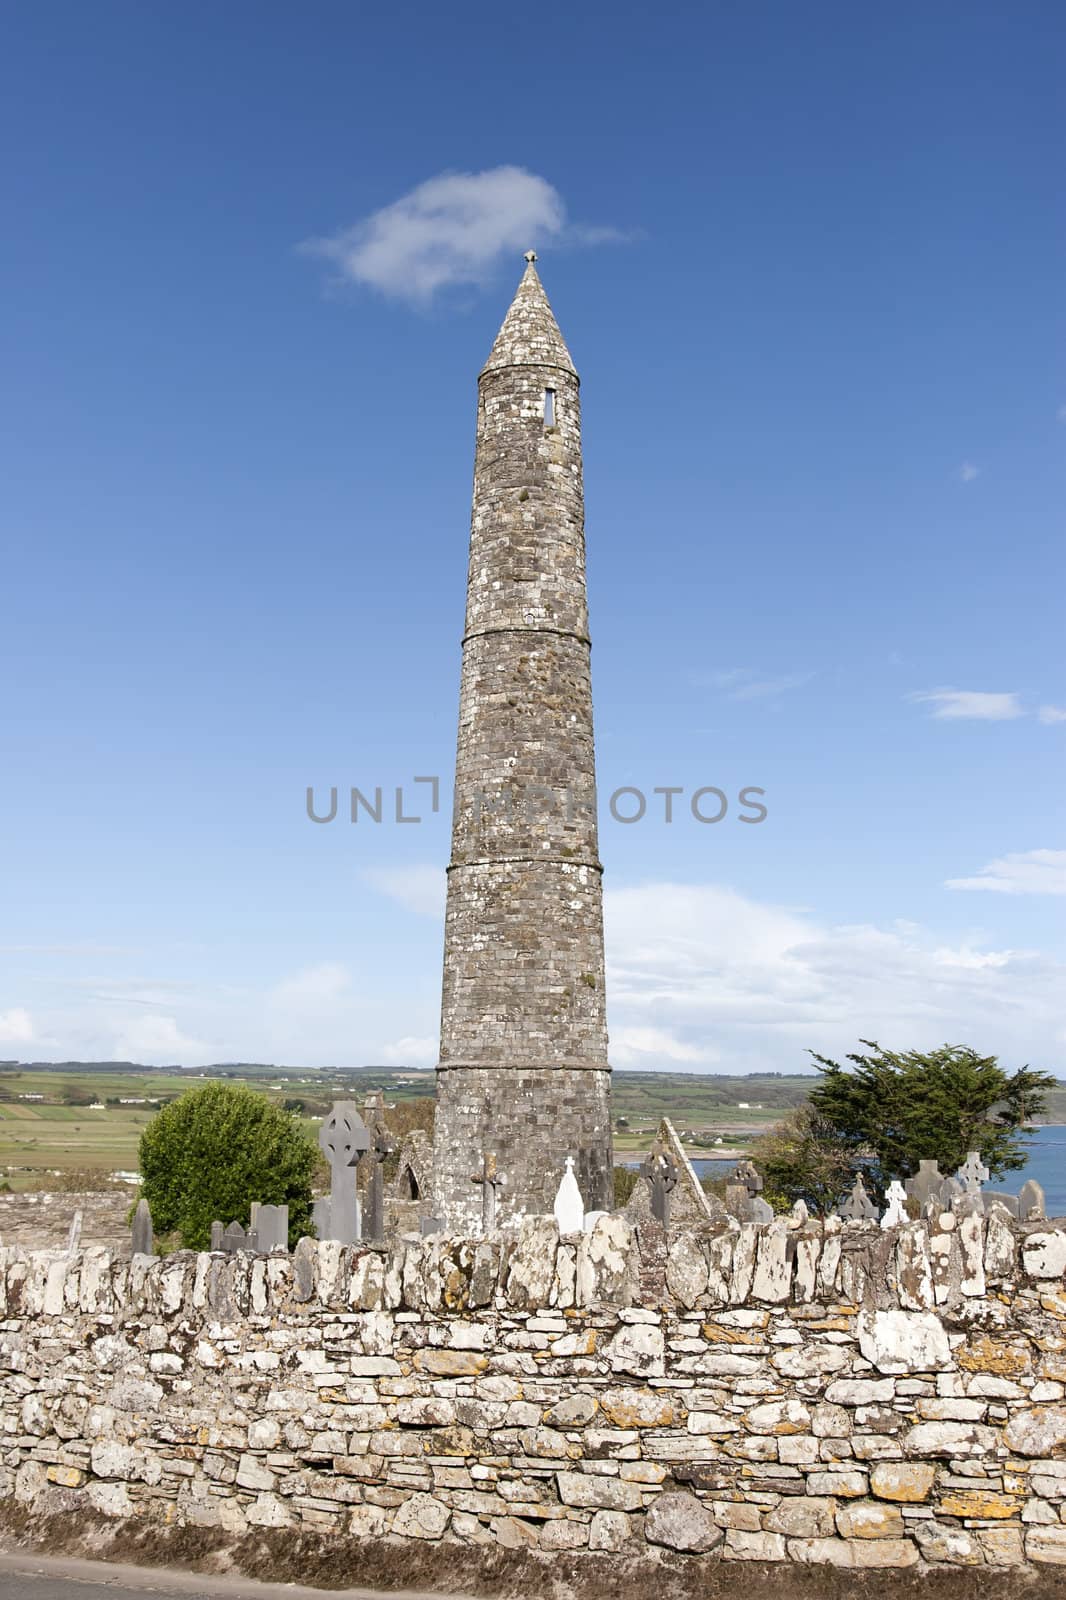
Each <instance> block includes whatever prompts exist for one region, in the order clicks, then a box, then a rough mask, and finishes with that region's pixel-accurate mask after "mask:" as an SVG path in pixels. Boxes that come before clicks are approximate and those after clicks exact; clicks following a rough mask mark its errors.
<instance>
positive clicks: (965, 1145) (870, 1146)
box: [808, 1039, 1056, 1195]
mask: <svg viewBox="0 0 1066 1600" xmlns="http://www.w3.org/2000/svg"><path fill="white" fill-rule="evenodd" d="M859 1042H860V1043H861V1044H863V1045H864V1046H865V1047H866V1053H863V1054H852V1055H848V1056H847V1057H846V1058H845V1059H846V1060H847V1061H849V1062H850V1063H851V1066H850V1067H845V1066H842V1065H841V1064H840V1063H839V1062H837V1061H832V1060H830V1059H829V1058H828V1057H827V1056H821V1055H818V1054H817V1053H816V1052H815V1051H811V1054H812V1055H813V1056H814V1059H815V1061H816V1062H817V1063H818V1070H819V1072H820V1074H821V1081H820V1083H818V1084H817V1085H816V1086H815V1088H814V1089H812V1090H811V1093H810V1095H809V1097H808V1100H809V1104H810V1107H811V1110H812V1111H813V1113H814V1114H815V1116H816V1117H817V1118H819V1119H820V1120H821V1121H822V1123H824V1125H825V1128H826V1129H827V1131H828V1136H829V1137H830V1138H831V1139H832V1140H833V1141H834V1142H835V1143H837V1144H838V1145H839V1146H841V1147H842V1148H843V1149H845V1150H846V1151H847V1152H848V1155H849V1158H850V1166H851V1169H852V1170H853V1171H854V1170H858V1169H859V1168H861V1169H862V1173H863V1181H864V1182H865V1183H866V1186H867V1188H870V1187H871V1186H873V1187H874V1188H875V1189H876V1190H877V1191H878V1193H879V1194H880V1195H883V1194H884V1191H885V1189H886V1188H887V1186H888V1184H889V1183H890V1182H891V1181H892V1179H893V1178H900V1179H903V1178H909V1177H912V1176H913V1175H914V1173H916V1172H917V1170H918V1163H919V1162H920V1161H936V1162H938V1163H939V1165H940V1170H941V1172H942V1173H944V1174H945V1176H947V1175H948V1174H950V1173H953V1172H956V1171H957V1170H958V1168H959V1167H960V1166H962V1164H963V1162H964V1161H965V1160H966V1157H967V1155H968V1154H969V1152H970V1151H971V1150H976V1151H977V1152H978V1154H979V1155H980V1157H981V1159H982V1161H983V1162H984V1164H985V1166H986V1167H987V1168H988V1170H989V1173H990V1174H991V1176H992V1177H993V1178H1000V1177H1002V1176H1003V1175H1004V1174H1005V1173H1007V1172H1017V1171H1018V1170H1019V1169H1020V1168H1021V1167H1024V1166H1025V1162H1026V1159H1027V1153H1026V1148H1025V1132H1024V1130H1025V1125H1026V1123H1028V1122H1030V1121H1032V1120H1033V1119H1034V1118H1036V1117H1039V1116H1042V1115H1043V1113H1044V1111H1045V1109H1046V1105H1047V1093H1048V1091H1049V1090H1050V1089H1053V1088H1054V1087H1055V1082H1056V1080H1055V1079H1054V1078H1053V1077H1051V1076H1050V1075H1049V1074H1048V1073H1046V1072H1038V1071H1033V1070H1032V1069H1031V1068H1029V1067H1028V1066H1026V1067H1019V1069H1018V1070H1017V1071H1016V1072H1014V1073H1012V1074H1008V1073H1007V1072H1005V1071H1004V1069H1003V1068H1002V1067H1001V1066H1000V1065H999V1062H998V1061H997V1059H996V1057H995V1056H982V1055H979V1054H978V1053H977V1051H976V1050H972V1049H970V1048H969V1046H967V1045H948V1044H945V1045H941V1047H940V1048H939V1049H938V1050H932V1051H929V1052H928V1053H927V1054H923V1053H922V1052H920V1051H918V1050H905V1051H902V1052H897V1051H893V1050H883V1049H882V1048H881V1046H880V1045H879V1044H877V1043H875V1042H874V1041H873V1040H871V1039H862V1040H860V1041H859Z"/></svg>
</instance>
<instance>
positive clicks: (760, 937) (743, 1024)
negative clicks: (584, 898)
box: [605, 882, 1066, 1072]
mask: <svg viewBox="0 0 1066 1600" xmlns="http://www.w3.org/2000/svg"><path fill="white" fill-rule="evenodd" d="M605 921H606V934H607V994H608V1002H609V1009H610V1024H611V1030H610V1031H611V1043H612V1051H613V1047H614V1043H615V1041H616V1040H618V1041H619V1042H620V1043H621V1045H622V1055H621V1057H620V1058H619V1059H620V1061H624V1062H625V1064H627V1065H628V1064H635V1063H636V1062H637V1061H639V1062H640V1063H641V1065H645V1066H649V1067H651V1066H655V1065H662V1066H667V1065H670V1064H671V1063H673V1064H674V1065H675V1069H676V1066H677V1065H683V1064H688V1063H691V1064H692V1065H693V1066H694V1067H696V1066H701V1065H702V1066H705V1067H706V1068H707V1069H708V1070H717V1071H722V1070H726V1071H729V1072H754V1071H764V1070H777V1071H788V1070H790V1065H789V1064H790V1063H791V1064H792V1067H793V1068H794V1069H796V1070H802V1069H803V1068H804V1067H806V1066H808V1065H809V1058H808V1057H807V1056H806V1054H805V1050H806V1047H808V1046H810V1047H812V1048H814V1049H820V1050H825V1051H827V1052H828V1053H830V1054H836V1053H837V1052H838V1051H840V1050H847V1049H848V1048H850V1047H852V1046H853V1044H854V1041H855V1040H856V1039H858V1038H870V1039H880V1040H881V1041H882V1042H883V1043H885V1044H888V1045H898V1046H900V1047H903V1046H914V1047H915V1048H917V1049H924V1048H929V1047H931V1046H932V1045H935V1044H938V1043H940V1042H941V1041H943V1040H944V1039H951V1040H955V1041H958V1042H966V1041H972V1042H974V1043H976V1042H978V1041H980V1042H981V1044H982V1045H983V1046H984V1047H985V1048H987V1049H990V1050H993V1051H995V1052H997V1053H1002V1054H1005V1055H1006V1056H1007V1057H1008V1058H1009V1059H1011V1060H1019V1059H1020V1060H1023V1061H1024V1060H1026V1059H1031V1060H1038V1059H1039V1060H1044V1061H1046V1062H1047V1064H1048V1065H1049V1066H1055V1065H1057V1064H1058V1061H1059V1060H1060V1059H1061V1045H1060V1044H1059V1043H1058V1041H1059V1035H1060V1030H1061V1025H1062V1024H1061V1004H1060V995H1061V990H1062V984H1063V981H1064V978H1066V969H1064V968H1063V967H1062V966H1061V965H1059V964H1056V963H1055V962H1054V961H1052V960H1051V959H1049V958H1047V957H1045V956H1043V955H1042V954H1040V953H1038V952H1033V951H1027V950H1017V949H1009V948H994V947H993V948H989V947H986V946H985V945H984V944H982V943H981V942H979V941H976V940H973V939H958V940H953V941H946V940H944V939H943V938H942V937H937V936H936V935H934V934H932V933H931V932H930V931H929V930H928V929H924V928H921V927H917V926H915V925H914V924H900V923H896V924H894V925H890V926H877V925H873V924H860V925H844V924H832V923H827V922H824V921H821V920H820V919H818V918H817V917H816V916H814V915H813V914H811V913H809V912H806V911H799V910H796V909H794V908H792V907H786V906H780V905H775V904H772V903H770V902H767V901H760V900H755V899H752V898H750V897H748V896H745V895H741V894H739V893H737V892H736V891H735V890H732V889H729V888H726V887H725V886H723V885H718V884H680V883H667V882H653V883H647V884H642V885H638V886H634V887H629V888H609V889H608V890H607V892H606V900H605ZM657 1031H660V1032H661V1033H662V1041H661V1042H662V1048H661V1049H659V1050H658V1051H656V1049H655V1048H654V1045H655V1039H656V1032H657ZM642 1046H649V1047H651V1048H642Z"/></svg>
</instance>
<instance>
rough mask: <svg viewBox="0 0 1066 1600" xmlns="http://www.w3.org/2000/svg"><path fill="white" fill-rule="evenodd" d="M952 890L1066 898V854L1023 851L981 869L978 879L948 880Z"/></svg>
mask: <svg viewBox="0 0 1066 1600" xmlns="http://www.w3.org/2000/svg"><path fill="white" fill-rule="evenodd" d="M947 888H949V889H991V890H993V891H994V892H995V893H997V894H1066V850H1022V851H1018V852H1016V853H1015V854H1013V855H1009V856H1001V857H1000V858H999V860H997V861H990V862H989V863H988V865H987V867H982V868H981V870H980V872H979V873H978V874H977V876H976V877H975V878H949V879H948V880H947Z"/></svg>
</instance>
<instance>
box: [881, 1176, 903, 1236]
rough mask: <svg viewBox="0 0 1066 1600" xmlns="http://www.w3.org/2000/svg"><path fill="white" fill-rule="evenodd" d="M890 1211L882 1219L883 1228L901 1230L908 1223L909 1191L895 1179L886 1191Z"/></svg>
mask: <svg viewBox="0 0 1066 1600" xmlns="http://www.w3.org/2000/svg"><path fill="white" fill-rule="evenodd" d="M885 1199H886V1200H887V1201H888V1209H887V1210H886V1211H885V1214H884V1216H883V1217H882V1218H881V1226H882V1228H899V1227H902V1225H903V1223H905V1222H906V1221H907V1191H906V1189H905V1188H904V1187H903V1185H902V1184H901V1183H900V1181H899V1179H898V1178H893V1180H892V1182H891V1183H890V1184H889V1186H888V1188H887V1189H886V1190H885Z"/></svg>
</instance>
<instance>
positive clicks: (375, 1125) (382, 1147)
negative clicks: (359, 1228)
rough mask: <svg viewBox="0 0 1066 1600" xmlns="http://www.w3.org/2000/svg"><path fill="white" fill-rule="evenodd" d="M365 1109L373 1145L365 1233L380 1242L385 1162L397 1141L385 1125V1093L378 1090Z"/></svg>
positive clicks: (383, 1206)
mask: <svg viewBox="0 0 1066 1600" xmlns="http://www.w3.org/2000/svg"><path fill="white" fill-rule="evenodd" d="M367 1111H368V1114H369V1116H370V1119H371V1123H370V1125H371V1128H372V1130H373V1144H372V1145H371V1147H370V1159H371V1167H370V1186H369V1191H368V1194H367V1208H366V1212H367V1225H366V1236H367V1238H368V1239H375V1240H379V1241H380V1240H382V1239H384V1237H385V1162H386V1161H387V1160H388V1158H389V1156H391V1155H392V1152H393V1151H394V1150H395V1149H396V1140H395V1139H394V1138H393V1136H392V1134H391V1133H390V1132H389V1130H388V1128H387V1127H386V1125H385V1097H384V1095H382V1094H380V1093H379V1094H378V1095H377V1096H376V1097H375V1098H374V1099H368V1100H367Z"/></svg>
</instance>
